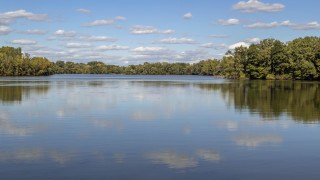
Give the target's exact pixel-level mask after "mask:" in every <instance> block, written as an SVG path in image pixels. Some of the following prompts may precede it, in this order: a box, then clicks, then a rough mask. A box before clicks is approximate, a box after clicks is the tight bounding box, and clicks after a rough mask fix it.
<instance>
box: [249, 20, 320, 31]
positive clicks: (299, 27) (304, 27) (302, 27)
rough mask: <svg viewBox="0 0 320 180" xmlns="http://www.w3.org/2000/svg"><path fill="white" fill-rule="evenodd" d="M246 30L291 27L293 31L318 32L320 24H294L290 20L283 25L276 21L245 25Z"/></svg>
mask: <svg viewBox="0 0 320 180" xmlns="http://www.w3.org/2000/svg"><path fill="white" fill-rule="evenodd" d="M244 27H245V28H251V29H267V28H275V27H289V28H291V29H293V30H317V29H320V24H319V23H318V22H317V21H314V22H309V23H300V24H294V23H291V22H290V21H289V20H287V21H283V22H281V23H279V22H277V21H274V22H271V23H255V24H250V25H245V26H244Z"/></svg>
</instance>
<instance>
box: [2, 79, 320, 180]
mask: <svg viewBox="0 0 320 180" xmlns="http://www.w3.org/2000/svg"><path fill="white" fill-rule="evenodd" d="M319 122H320V83H318V82H308V81H302V82H301V81H231V80H221V79H213V78H212V77H203V76H126V75H54V76H49V77H3V78H0V175H1V178H0V179H33V180H34V179H54V180H56V179H77V180H78V179H210V180H212V179H268V180H269V179H319V177H320V171H319V167H320V153H319V152H320V125H319Z"/></svg>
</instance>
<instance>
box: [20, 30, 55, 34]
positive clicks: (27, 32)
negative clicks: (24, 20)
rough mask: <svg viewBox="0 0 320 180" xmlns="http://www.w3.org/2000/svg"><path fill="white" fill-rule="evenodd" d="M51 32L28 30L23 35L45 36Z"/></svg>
mask: <svg viewBox="0 0 320 180" xmlns="http://www.w3.org/2000/svg"><path fill="white" fill-rule="evenodd" d="M48 32H49V31H46V30H39V29H34V30H30V29H28V30H26V31H23V32H22V33H23V34H30V35H36V34H37V35H43V34H47V33H48Z"/></svg>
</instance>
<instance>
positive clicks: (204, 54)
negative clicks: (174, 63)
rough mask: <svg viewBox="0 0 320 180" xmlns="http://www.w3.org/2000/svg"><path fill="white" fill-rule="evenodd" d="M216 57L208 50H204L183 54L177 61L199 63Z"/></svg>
mask: <svg viewBox="0 0 320 180" xmlns="http://www.w3.org/2000/svg"><path fill="white" fill-rule="evenodd" d="M214 58H215V55H213V54H211V53H210V52H208V51H207V50H204V49H194V50H188V51H184V52H181V53H180V54H179V55H178V57H177V59H176V60H179V61H183V62H192V63H195V62H198V61H201V60H207V59H214Z"/></svg>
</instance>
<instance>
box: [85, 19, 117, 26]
mask: <svg viewBox="0 0 320 180" xmlns="http://www.w3.org/2000/svg"><path fill="white" fill-rule="evenodd" d="M113 24H114V20H113V19H102V20H95V21H93V22H92V23H88V24H84V25H82V27H95V26H107V25H113Z"/></svg>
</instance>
